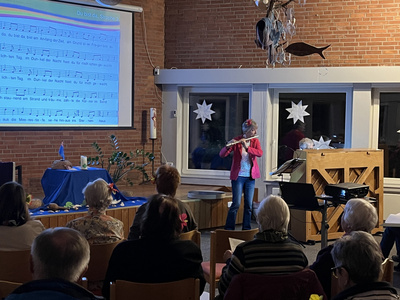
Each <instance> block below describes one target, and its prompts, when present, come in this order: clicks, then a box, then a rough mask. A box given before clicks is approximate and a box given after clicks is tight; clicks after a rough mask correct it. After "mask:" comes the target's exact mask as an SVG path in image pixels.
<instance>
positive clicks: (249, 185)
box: [225, 176, 256, 230]
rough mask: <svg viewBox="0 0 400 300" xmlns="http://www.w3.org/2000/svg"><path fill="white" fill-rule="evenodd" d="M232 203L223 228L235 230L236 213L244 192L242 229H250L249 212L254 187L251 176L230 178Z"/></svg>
mask: <svg viewBox="0 0 400 300" xmlns="http://www.w3.org/2000/svg"><path fill="white" fill-rule="evenodd" d="M231 182H232V205H231V207H230V208H229V211H228V216H227V217H226V223H225V229H227V230H235V224H236V214H237V211H238V209H239V206H240V201H241V199H242V192H244V211H243V224H242V229H243V230H248V229H251V225H250V221H251V213H252V207H253V196H254V187H255V183H256V181H255V180H254V179H252V178H251V177H241V176H239V177H238V179H236V180H232V181H231Z"/></svg>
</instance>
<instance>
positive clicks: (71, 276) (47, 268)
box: [31, 227, 90, 282]
mask: <svg viewBox="0 0 400 300" xmlns="http://www.w3.org/2000/svg"><path fill="white" fill-rule="evenodd" d="M31 254H32V262H33V279H54V278H60V279H64V280H67V281H71V282H76V281H77V280H78V279H79V277H80V276H81V275H82V273H83V272H84V271H85V270H86V268H87V266H88V264H89V259H90V248H89V243H88V242H87V240H86V239H85V237H84V236H83V235H82V234H81V233H80V232H78V231H76V230H75V229H72V228H66V227H56V228H49V229H46V230H44V231H43V232H42V233H40V234H39V235H38V236H37V237H36V238H35V240H34V241H33V244H32V248H31Z"/></svg>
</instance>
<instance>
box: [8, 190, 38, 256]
mask: <svg viewBox="0 0 400 300" xmlns="http://www.w3.org/2000/svg"><path fill="white" fill-rule="evenodd" d="M44 229H45V228H44V226H43V224H42V222H40V221H39V220H33V219H31V217H30V215H29V211H28V206H27V203H26V194H25V190H24V188H23V187H22V185H20V184H19V183H17V182H6V183H4V184H3V185H2V186H1V187H0V241H1V243H0V250H1V251H15V250H27V249H30V247H31V245H32V242H33V240H34V239H35V237H37V236H38V235H39V234H40V233H41V232H42V231H43V230H44Z"/></svg>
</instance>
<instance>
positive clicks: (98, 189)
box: [66, 178, 124, 244]
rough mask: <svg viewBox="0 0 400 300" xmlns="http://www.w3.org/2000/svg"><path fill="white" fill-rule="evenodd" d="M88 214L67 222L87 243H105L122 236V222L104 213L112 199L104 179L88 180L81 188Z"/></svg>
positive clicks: (109, 187) (114, 240)
mask: <svg viewBox="0 0 400 300" xmlns="http://www.w3.org/2000/svg"><path fill="white" fill-rule="evenodd" d="M82 192H83V194H84V195H85V200H86V204H87V205H89V210H88V214H87V215H86V216H84V217H81V218H77V219H75V220H72V221H70V222H68V223H67V225H66V227H70V228H73V229H76V230H78V231H79V232H81V233H82V234H83V235H84V236H85V238H86V239H87V240H88V242H89V244H107V243H113V242H117V241H120V240H122V239H123V238H124V224H123V223H122V222H121V221H120V220H118V219H115V218H113V217H111V216H107V215H106V209H107V208H108V206H109V205H110V204H111V201H112V195H111V193H112V186H111V185H109V184H108V183H107V182H106V181H105V180H104V179H101V178H98V179H96V180H95V181H93V182H89V183H88V184H87V185H86V187H85V188H84V189H83V191H82Z"/></svg>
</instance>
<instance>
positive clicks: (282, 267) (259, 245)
mask: <svg viewBox="0 0 400 300" xmlns="http://www.w3.org/2000/svg"><path fill="white" fill-rule="evenodd" d="M256 218H257V223H258V226H259V229H260V232H259V233H257V234H256V235H255V237H254V240H252V241H247V242H243V243H241V244H239V245H238V246H237V247H236V249H235V251H234V252H233V253H232V251H230V250H227V251H226V252H225V255H224V258H225V259H226V260H227V263H226V266H225V267H224V268H223V270H222V275H221V278H220V281H219V285H218V290H219V296H218V297H219V299H223V297H224V294H225V292H226V290H227V289H228V286H229V284H230V282H231V281H232V279H233V277H234V276H236V275H238V274H240V273H244V272H246V273H257V274H265V275H268V274H269V275H273V274H275V275H277V274H279V275H282V274H290V273H294V272H298V271H301V270H303V269H304V268H305V267H306V266H307V265H308V261H307V257H306V256H305V254H304V252H303V248H302V246H301V245H300V244H299V243H297V242H296V241H293V240H291V239H290V238H289V236H288V225H289V220H290V211H289V207H288V206H287V204H286V202H285V201H284V200H283V199H282V198H281V197H279V196H274V195H270V196H268V197H267V198H266V199H264V200H263V201H262V202H261V203H260V205H259V207H258V209H257V212H256Z"/></svg>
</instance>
